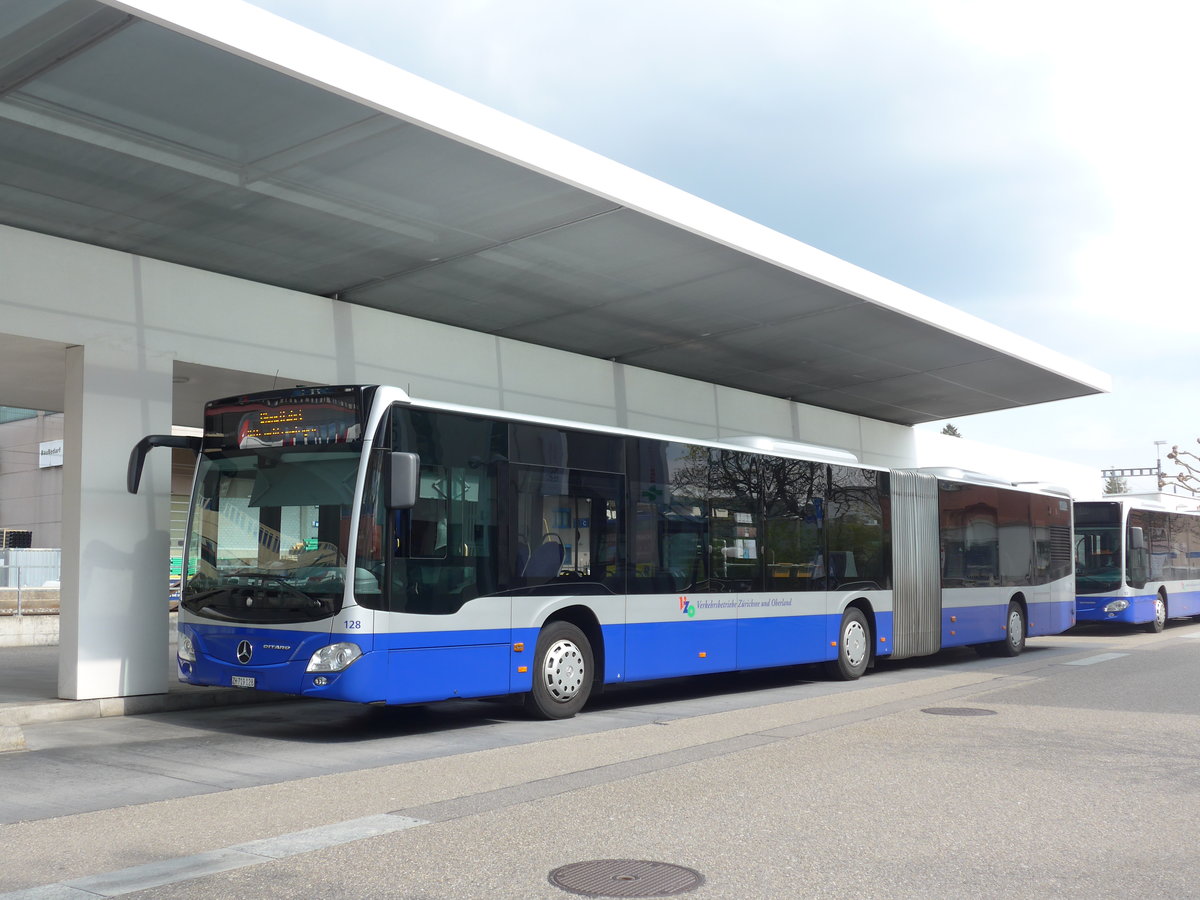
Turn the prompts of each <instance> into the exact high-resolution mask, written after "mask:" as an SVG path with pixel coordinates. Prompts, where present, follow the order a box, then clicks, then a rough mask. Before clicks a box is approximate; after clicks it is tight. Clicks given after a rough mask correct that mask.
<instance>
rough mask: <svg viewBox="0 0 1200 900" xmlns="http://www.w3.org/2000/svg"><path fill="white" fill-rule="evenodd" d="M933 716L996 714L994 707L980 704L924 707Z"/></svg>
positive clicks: (924, 710)
mask: <svg viewBox="0 0 1200 900" xmlns="http://www.w3.org/2000/svg"><path fill="white" fill-rule="evenodd" d="M921 712H927V713H929V714H930V715H931V716H994V715H995V714H996V711H995V710H994V709H980V708H979V707H978V706H931V707H930V708H929V709H923V710H921Z"/></svg>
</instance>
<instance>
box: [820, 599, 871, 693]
mask: <svg viewBox="0 0 1200 900" xmlns="http://www.w3.org/2000/svg"><path fill="white" fill-rule="evenodd" d="M870 663H871V626H870V625H868V624H867V617H866V616H864V615H863V611H862V610H861V609H859V608H858V607H857V606H849V607H847V608H846V611H845V612H844V613H842V624H841V627H840V628H839V629H838V645H837V659H835V660H831V661H830V662H827V663H825V672H826V674H827V675H829V677H830V678H837V679H839V680H841V681H854V680H856V679H858V678H861V677H862V676H863V675H864V674H865V673H866V671H867V666H868V665H870Z"/></svg>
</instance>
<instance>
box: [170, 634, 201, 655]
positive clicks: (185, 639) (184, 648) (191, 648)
mask: <svg viewBox="0 0 1200 900" xmlns="http://www.w3.org/2000/svg"><path fill="white" fill-rule="evenodd" d="M175 647H176V649H175V652H176V654H178V656H179V658H180V659H181V660H183V661H184V662H195V661H196V645H195V644H193V643H192V636H191V635H190V634H188V633H187V632H186V631H181V632H179V640H178V642H177V643H176V645H175Z"/></svg>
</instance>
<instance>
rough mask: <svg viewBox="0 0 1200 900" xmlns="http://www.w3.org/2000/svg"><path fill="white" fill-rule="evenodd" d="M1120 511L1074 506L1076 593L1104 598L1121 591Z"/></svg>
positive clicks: (1112, 506)
mask: <svg viewBox="0 0 1200 900" xmlns="http://www.w3.org/2000/svg"><path fill="white" fill-rule="evenodd" d="M1123 580H1124V566H1123V563H1122V561H1121V507H1120V505H1119V504H1117V503H1111V502H1104V503H1076V504H1075V593H1077V594H1103V593H1107V592H1108V591H1115V590H1117V589H1118V588H1120V587H1121V583H1122V581H1123Z"/></svg>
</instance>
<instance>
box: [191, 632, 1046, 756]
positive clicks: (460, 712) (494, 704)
mask: <svg viewBox="0 0 1200 900" xmlns="http://www.w3.org/2000/svg"><path fill="white" fill-rule="evenodd" d="M1049 649H1053V648H1045V647H1027V648H1026V650H1025V654H1023V655H1029V654H1038V653H1042V652H1045V651H1046V650H1049ZM1019 659H1021V657H1014V658H1013V660H1019ZM990 660H991V662H992V663H993V664H996V663H999V664H1003V663H1004V662H1007V661H1009V660H1006V659H996V658H990ZM988 661H989V658H988V657H981V656H980V655H979V654H978V653H977V652H976V651H975V650H973V649H971V648H969V647H954V648H949V649H946V650H942V651H939V652H938V653H935V654H932V655H930V656H921V657H910V658H908V659H902V660H892V659H890V658H888V657H880V658H879V659H878V660H877V661H876V664H875V666H874V667H873V669H872V672H877V673H889V674H893V673H901V674H902V673H903V672H904V671H913V670H928V669H938V668H950V667H955V666H961V665H967V664H974V665H986V664H987V663H988ZM870 681H871V674H870V673H868V675H866V676H865V678H864V680H863V682H862V683H863V684H864V686H868V687H869V686H870ZM854 684H855V683H854V682H844V681H839V680H837V679H831V678H829V677H827V676H826V674H825V670H824V667H823V666H822V665H821V664H806V665H797V666H782V667H778V668H767V669H752V670H747V671H737V672H719V673H712V674H705V675H691V676H682V677H676V678H664V679H657V680H653V681H641V682H635V683H632V684H622V685H608V686H606V687H605V689H604V690H603V691H601V692H599V693H598V694H595V695H593V696H592V698H591V699H590V700H589V702H588V704H587V706H586V707H585V708H584V710H583V711H582V712H581V713H580V717H581V718H584V719H586V717H587V716H588V715H589V714H590V713H604V714H619V713H620V712H621V711H622V710H629V711H630V712H631V713H638V712H644V711H645V709H646V708H647V707H661V709H659V710H655V716H656V717H658V716H659V715H660V714H661V715H662V716H665V717H667V718H672V717H689V716H693V715H703V714H705V713H708V712H723V711H727V710H730V709H744V708H751V707H754V706H765V705H767V704H769V703H777V702H781V701H787V700H797V699H804V698H805V697H806V696H817V694H816V693H814V692H812V691H810V690H806V689H809V688H813V687H822V686H824V687H825V690H823V691H822V693H825V692H827V691H828V690H829V689H832V690H839V689H853V687H852V685H854ZM721 700H724V701H725V702H716V703H714V702H712V701H721ZM697 702H703V703H704V704H705V706H704V707H703V708H701V709H696V708H694V707H692V708H689V705H691V704H695V703H697ZM185 718H186V721H183V722H177V724H180V725H184V726H185V727H189V728H196V729H199V730H208V731H212V732H216V733H229V734H237V735H241V736H245V737H257V738H262V739H269V740H279V741H289V742H297V743H306V744H318V745H336V744H353V743H360V742H367V741H373V740H390V739H395V738H403V737H428V736H431V735H437V734H439V733H452V732H459V733H466V732H471V731H474V730H477V729H485V728H495V727H503V726H520V725H521V724H522V723H524V724H527V725H528V726H529V727H530V728H536V729H538V730H539V731H542V729H548V728H554V727H555V725H556V723H554V722H546V721H544V720H540V719H537V718H535V717H533V716H531V715H530V714H529V713H528V712H527V711H526V710H525V709H524V707H523V704H522V701H521V698H520V697H491V698H483V699H470V700H444V701H441V702H436V703H425V704H415V705H412V706H379V705H376V706H367V705H361V704H355V703H341V702H338V701H332V700H311V699H307V698H295V699H290V700H284V701H282V702H275V703H269V704H252V705H245V706H236V707H232V706H231V707H222V708H214V709H207V710H203V711H198V712H193V713H190V714H188V715H186V717H185ZM625 724H635V723H634V722H628V723H625ZM575 730H578V726H574V727H573V728H572V733H574V731H575ZM583 730H590V729H587V728H585V729H583ZM544 736H545V733H544V732H542V733H541V734H539V735H538V737H544Z"/></svg>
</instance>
